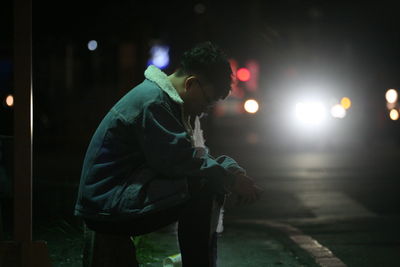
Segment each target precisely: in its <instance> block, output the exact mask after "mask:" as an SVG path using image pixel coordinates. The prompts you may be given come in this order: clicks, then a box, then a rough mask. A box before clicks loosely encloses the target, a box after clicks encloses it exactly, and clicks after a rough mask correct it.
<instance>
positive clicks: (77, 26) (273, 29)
mask: <svg viewBox="0 0 400 267" xmlns="http://www.w3.org/2000/svg"><path fill="white" fill-rule="evenodd" d="M199 3H202V4H203V5H204V7H205V12H204V13H201V14H196V13H195V12H194V8H195V6H196V5H197V4H199ZM11 6H12V1H11V0H7V1H3V2H2V7H4V8H1V9H0V10H1V11H0V12H1V14H0V18H1V23H0V25H1V32H2V33H4V34H3V37H4V38H3V39H2V41H1V46H0V51H1V53H0V56H1V57H2V58H7V55H8V56H9V55H10V54H11V47H12V17H11V14H12V12H10V9H11ZM395 7H396V5H395V4H394V3H390V2H382V1H363V2H359V3H355V2H351V3H350V2H349V1H311V0H310V1H300V0H284V1H275V2H271V1H261V0H259V1H251V0H249V1H241V2H237V1H229V2H228V1H211V0H207V1H158V2H157V1H156V2H155V1H127V0H123V1H108V2H101V1H79V2H78V1H61V2H60V1H52V2H47V1H46V2H42V1H34V2H33V51H34V67H35V73H36V74H37V75H36V81H37V82H38V83H37V85H38V86H37V87H36V91H35V92H36V93H37V94H39V95H41V97H42V96H43V97H44V96H46V95H48V92H52V94H53V97H54V95H55V94H56V93H54V92H53V91H54V90H53V89H51V90H53V91H51V90H47V89H46V87H55V85H54V84H56V86H58V85H59V84H62V83H63V82H62V81H60V80H59V78H57V77H58V76H57V75H59V74H60V73H62V72H63V71H64V70H63V69H62V68H63V67H64V66H65V63H64V62H63V60H64V57H65V47H66V44H71V43H72V44H74V45H75V46H76V47H77V49H78V50H79V49H80V51H78V52H77V54H78V55H79V57H80V58H82V59H84V58H85V57H87V58H89V57H90V55H89V54H88V53H89V52H88V51H87V49H86V44H87V42H88V40H91V39H97V40H99V43H100V47H103V48H104V50H101V49H99V52H98V54H97V55H98V56H99V57H104V58H105V57H106V56H107V54H112V53H115V50H116V47H118V45H119V44H120V43H122V42H125V41H130V42H134V43H135V44H136V45H137V47H139V48H138V54H139V55H141V58H140V57H139V59H140V60H141V61H140V60H139V62H141V64H143V62H144V60H145V59H144V57H146V53H147V51H148V47H149V44H150V42H151V40H154V39H156V40H162V41H164V42H165V43H168V44H169V45H170V46H171V53H172V56H173V58H174V55H176V54H179V53H180V52H181V51H182V50H183V49H186V48H188V47H189V46H191V45H193V44H194V43H195V42H198V41H203V40H208V39H210V40H214V41H216V42H217V43H218V44H220V45H221V46H222V47H223V48H224V49H225V50H226V51H227V52H228V54H229V55H230V56H232V57H234V58H237V59H238V60H246V59H248V58H255V59H257V60H258V61H259V62H260V64H261V67H262V70H263V71H265V75H263V76H265V77H263V78H264V81H263V82H264V83H265V84H269V85H270V86H269V88H270V89H271V88H272V89H271V90H273V89H274V88H273V85H274V84H276V83H278V82H280V81H282V80H285V79H286V76H285V75H284V74H285V73H287V72H288V71H292V70H295V71H296V72H297V73H298V74H299V76H307V75H309V76H310V75H311V76H312V75H314V76H321V77H330V78H331V79H332V80H335V79H336V80H343V81H346V82H347V83H348V84H350V85H349V86H348V88H350V89H351V90H355V91H357V90H358V92H357V93H359V92H360V91H365V92H369V93H371V95H373V96H375V94H376V95H379V94H382V92H384V90H386V88H388V87H398V85H399V83H400V81H399V76H398V72H399V69H400V68H399V64H400V63H399V59H400V55H399V53H400V52H399V49H398V47H400V33H399V31H398V29H399V26H400V25H399V24H400V23H399V22H398V19H397V15H398V11H397V9H396V8H395ZM113 49H114V50H113ZM112 51H114V52H112ZM86 54H87V55H86ZM57 62H59V66H60V68H61V69H59V70H58V69H57V68H54V67H51V66H54V64H56V63H57ZM51 64H53V65H51ZM139 65H140V64H139ZM89 68H90V66H89ZM104 68H105V70H104V72H105V73H111V72H112V71H113V69H115V68H116V63H115V62H113V61H110V62H108V63H107V64H104ZM85 71H87V69H85ZM84 76H85V75H83V74H82V77H84ZM136 76H137V77H138V78H137V80H134V81H133V82H138V81H139V80H141V79H142V65H140V66H139V67H137V74H136ZM52 83H53V84H52ZM62 88H63V87H62V86H61V88H57V90H58V94H60V95H61V98H60V96H58V97H59V98H58V99H62V91H63V89H62ZM266 88H268V86H266ZM348 88H346V90H347V89H348ZM41 90H43V92H42V91H41ZM38 99H45V98H38ZM46 101H47V100H44V101H43V103H42V105H43V106H46V105H48V106H50V107H47V108H46V109H48V110H50V111H49V112H50V113H51V110H52V107H51V105H55V106H57V105H58V104H54V103H53V104H47V103H44V102H46ZM47 102H50V101H47ZM39 106H40V105H39ZM99 113H101V112H99Z"/></svg>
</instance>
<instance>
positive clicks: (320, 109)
mask: <svg viewBox="0 0 400 267" xmlns="http://www.w3.org/2000/svg"><path fill="white" fill-rule="evenodd" d="M295 112H296V118H297V119H298V120H300V121H301V122H304V123H307V124H319V123H321V122H322V121H324V120H325V118H326V109H325V107H324V105H323V104H322V103H320V102H308V103H304V102H299V103H297V104H296V111H295Z"/></svg>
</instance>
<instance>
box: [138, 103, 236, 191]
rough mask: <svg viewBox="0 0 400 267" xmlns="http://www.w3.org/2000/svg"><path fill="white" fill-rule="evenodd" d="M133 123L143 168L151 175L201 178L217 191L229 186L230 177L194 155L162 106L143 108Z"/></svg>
mask: <svg viewBox="0 0 400 267" xmlns="http://www.w3.org/2000/svg"><path fill="white" fill-rule="evenodd" d="M136 123H137V124H138V125H137V127H136V134H137V137H138V140H139V143H140V145H141V147H142V150H143V152H144V155H145V158H146V161H147V164H148V165H149V167H151V168H153V169H154V170H155V171H157V172H159V173H161V174H163V175H165V176H167V177H171V178H174V177H176V178H182V177H188V178H189V179H190V178H191V177H202V178H205V179H207V180H208V181H209V183H210V184H211V186H213V187H214V188H215V189H216V190H218V191H220V190H225V189H226V186H228V187H229V186H231V185H232V184H233V182H234V175H233V173H231V172H229V171H227V170H226V169H225V168H224V167H223V166H222V165H221V164H220V163H218V162H217V161H216V160H215V159H213V158H212V157H211V156H209V154H207V153H205V154H203V155H201V156H200V157H199V156H198V155H196V154H197V153H196V149H195V148H194V147H192V144H191V142H190V136H189V135H188V133H187V132H186V131H185V128H184V127H183V125H182V124H181V122H180V121H179V120H178V119H177V118H176V116H175V115H174V114H173V113H172V112H171V111H170V110H169V109H168V108H167V107H165V106H164V105H162V104H158V103H152V104H150V105H148V106H146V107H145V108H144V110H143V113H142V115H141V116H139V118H138V119H137V121H136Z"/></svg>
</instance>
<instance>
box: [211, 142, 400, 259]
mask: <svg viewBox="0 0 400 267" xmlns="http://www.w3.org/2000/svg"><path fill="white" fill-rule="evenodd" d="M223 144H224V143H223V142H222V143H221V145H219V146H218V147H216V149H214V152H215V153H217V154H221V153H222V154H227V155H232V156H233V157H234V158H235V159H236V160H237V161H238V162H240V163H241V165H243V166H244V167H246V168H247V171H248V174H249V175H250V176H252V177H254V179H255V180H256V181H257V182H258V183H259V184H260V185H261V186H262V187H264V189H265V193H264V194H263V196H262V198H261V200H260V201H259V202H257V203H255V204H253V205H251V206H242V207H236V206H234V205H233V201H230V202H228V203H227V206H226V212H225V214H226V221H227V222H229V221H235V220H238V219H245V220H248V221H269V222H271V221H273V222H281V223H285V224H288V225H290V226H293V227H295V228H296V229H299V230H300V231H302V232H303V233H305V234H307V235H309V236H311V237H312V238H313V239H315V240H316V241H317V242H319V243H320V244H322V245H323V246H325V247H326V248H328V249H329V250H330V251H332V253H333V254H334V255H335V256H336V257H337V258H339V259H340V260H341V261H342V262H344V263H345V264H346V265H347V266H362V267H368V266H374V267H376V266H400V260H399V259H398V255H400V254H399V253H400V230H399V226H400V205H398V203H400V194H399V191H400V189H399V188H400V187H399V185H400V150H399V149H398V148H397V147H393V146H373V147H368V148H367V147H364V148H362V147H357V148H355V147H353V148H349V149H341V150H340V151H338V150H337V151H333V150H329V149H326V150H315V149H314V150H308V151H299V150H297V151H290V150H286V151H279V150H269V149H268V148H266V147H263V146H262V145H253V146H241V147H239V146H236V147H235V146H232V144H230V145H227V146H224V145H223Z"/></svg>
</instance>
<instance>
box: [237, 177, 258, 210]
mask: <svg viewBox="0 0 400 267" xmlns="http://www.w3.org/2000/svg"><path fill="white" fill-rule="evenodd" d="M232 191H233V193H235V194H237V196H238V199H237V204H250V203H253V202H254V201H256V200H259V199H260V195H261V193H262V192H263V191H264V190H263V189H262V188H261V187H260V186H258V185H256V184H255V182H254V180H253V179H251V178H250V177H248V176H246V175H244V174H237V175H236V180H235V183H234V185H233V187H232Z"/></svg>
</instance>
